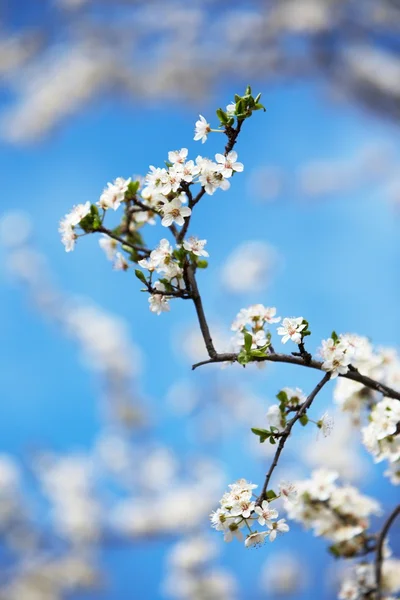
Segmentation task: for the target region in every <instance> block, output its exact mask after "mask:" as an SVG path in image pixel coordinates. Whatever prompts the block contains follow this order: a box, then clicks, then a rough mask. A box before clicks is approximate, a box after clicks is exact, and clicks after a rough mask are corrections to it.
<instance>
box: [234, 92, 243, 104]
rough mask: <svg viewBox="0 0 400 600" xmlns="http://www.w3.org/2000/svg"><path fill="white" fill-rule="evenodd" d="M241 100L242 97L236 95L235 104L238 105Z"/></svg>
mask: <svg viewBox="0 0 400 600" xmlns="http://www.w3.org/2000/svg"><path fill="white" fill-rule="evenodd" d="M241 99H242V96H239V94H235V102H236V104H237V103H238V102H240V100H241Z"/></svg>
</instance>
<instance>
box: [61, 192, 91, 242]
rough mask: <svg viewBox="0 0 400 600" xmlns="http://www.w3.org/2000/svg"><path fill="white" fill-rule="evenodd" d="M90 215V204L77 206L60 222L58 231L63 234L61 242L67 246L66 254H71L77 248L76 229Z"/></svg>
mask: <svg viewBox="0 0 400 600" xmlns="http://www.w3.org/2000/svg"><path fill="white" fill-rule="evenodd" d="M89 213H90V202H86V203H85V204H77V205H76V206H74V207H73V209H72V210H71V211H70V212H69V213H68V214H66V215H65V217H64V218H63V219H61V221H60V226H59V229H58V231H59V232H60V234H61V241H62V243H63V244H64V246H65V251H66V252H71V251H72V250H73V249H74V248H75V242H76V239H77V237H78V236H77V234H76V233H75V227H76V226H77V225H79V223H80V222H81V221H82V219H84V218H85V217H86V216H87V215H88V214H89Z"/></svg>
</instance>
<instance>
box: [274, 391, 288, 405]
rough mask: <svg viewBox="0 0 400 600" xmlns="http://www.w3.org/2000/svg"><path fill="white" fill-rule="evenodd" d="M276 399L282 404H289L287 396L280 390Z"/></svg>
mask: <svg viewBox="0 0 400 600" xmlns="http://www.w3.org/2000/svg"><path fill="white" fill-rule="evenodd" d="M276 397H277V398H278V400H279V401H280V402H282V403H284V404H287V403H288V402H289V398H288V396H287V393H286V392H285V391H284V390H281V391H280V392H279V394H277V395H276Z"/></svg>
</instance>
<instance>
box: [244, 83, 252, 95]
mask: <svg viewBox="0 0 400 600" xmlns="http://www.w3.org/2000/svg"><path fill="white" fill-rule="evenodd" d="M244 95H245V96H251V86H249V85H248V86H247V88H246V91H245V93H244Z"/></svg>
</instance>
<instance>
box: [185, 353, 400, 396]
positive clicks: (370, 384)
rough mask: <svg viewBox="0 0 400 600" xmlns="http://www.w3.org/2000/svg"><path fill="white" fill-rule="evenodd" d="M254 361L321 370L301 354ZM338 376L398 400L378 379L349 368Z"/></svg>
mask: <svg viewBox="0 0 400 600" xmlns="http://www.w3.org/2000/svg"><path fill="white" fill-rule="evenodd" d="M237 359H238V354H236V353H223V354H217V355H216V356H214V357H213V358H209V359H207V360H203V361H201V362H198V363H196V364H194V365H193V366H192V369H197V368H198V367H201V366H202V365H207V364H212V363H219V362H237ZM253 360H254V362H264V361H269V362H280V363H288V364H291V365H300V366H302V367H308V368H311V369H317V370H318V371H322V370H323V369H322V362H321V361H318V360H314V359H313V360H311V361H309V362H306V361H305V360H304V358H303V357H302V356H293V355H291V354H267V355H266V356H263V357H254V358H253ZM339 377H344V378H345V379H351V380H352V381H357V382H358V383H361V384H362V385H364V386H365V387H367V388H370V389H371V390H374V391H376V392H380V393H381V394H383V395H384V396H387V397H388V398H394V399H395V400H400V392H397V391H396V390H394V389H392V388H390V387H389V386H387V385H385V384H384V383H380V382H379V381H375V379H371V377H367V375H362V374H361V373H360V372H359V371H357V370H355V371H353V370H349V371H348V372H347V373H345V374H344V375H339Z"/></svg>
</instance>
